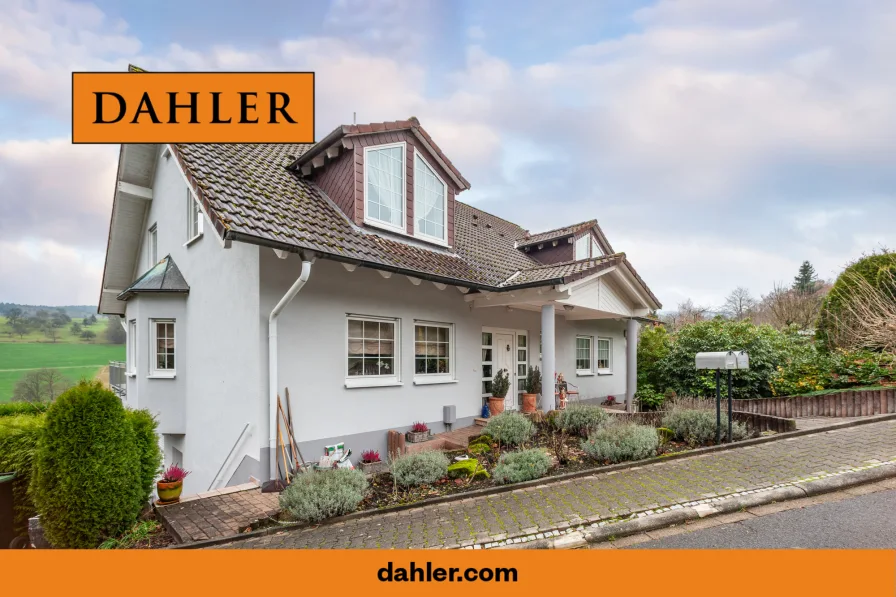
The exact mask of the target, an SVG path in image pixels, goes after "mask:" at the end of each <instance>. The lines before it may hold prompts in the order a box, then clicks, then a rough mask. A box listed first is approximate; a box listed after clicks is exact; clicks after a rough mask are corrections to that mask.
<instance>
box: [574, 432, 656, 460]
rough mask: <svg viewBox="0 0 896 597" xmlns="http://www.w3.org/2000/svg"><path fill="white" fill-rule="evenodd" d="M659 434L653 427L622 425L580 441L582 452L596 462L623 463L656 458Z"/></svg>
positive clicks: (593, 433)
mask: <svg viewBox="0 0 896 597" xmlns="http://www.w3.org/2000/svg"><path fill="white" fill-rule="evenodd" d="M659 442H660V439H659V434H658V433H657V430H656V429H655V428H653V427H649V426H647V425H633V424H629V423H622V424H617V425H607V426H605V427H601V428H600V429H597V430H596V431H594V432H592V433H591V435H589V436H588V439H587V440H583V441H582V450H584V451H585V453H586V454H588V456H590V457H591V458H593V459H595V460H598V461H601V462H603V461H605V460H609V461H610V462H624V461H627V460H642V459H644V458H650V457H651V456H656V450H657V448H658V447H659Z"/></svg>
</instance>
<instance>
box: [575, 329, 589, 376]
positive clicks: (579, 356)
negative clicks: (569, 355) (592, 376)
mask: <svg viewBox="0 0 896 597" xmlns="http://www.w3.org/2000/svg"><path fill="white" fill-rule="evenodd" d="M591 341H592V338H591V336H576V373H580V374H581V373H592V372H593V369H592V367H591Z"/></svg>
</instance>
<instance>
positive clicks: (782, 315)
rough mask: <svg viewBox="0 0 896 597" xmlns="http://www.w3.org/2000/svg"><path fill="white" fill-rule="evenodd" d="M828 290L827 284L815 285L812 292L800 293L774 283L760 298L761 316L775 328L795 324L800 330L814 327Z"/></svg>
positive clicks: (781, 284)
mask: <svg viewBox="0 0 896 597" xmlns="http://www.w3.org/2000/svg"><path fill="white" fill-rule="evenodd" d="M829 289H830V286H829V285H828V284H820V283H819V284H816V289H815V290H814V291H812V292H801V291H799V290H796V289H794V288H791V287H789V286H785V285H784V284H783V283H778V282H776V283H775V285H774V287H773V289H772V291H771V292H770V293H768V294H767V295H765V296H764V297H762V305H761V309H762V311H764V313H763V315H764V316H765V317H761V318H767V319H768V320H769V322H770V323H771V324H772V325H774V326H775V327H779V328H782V327H786V326H789V325H793V324H796V325H797V326H798V327H799V328H800V329H801V330H808V329H811V328H813V327H814V326H815V320H816V319H817V318H818V311H819V309H821V301H822V299H823V298H824V295H825V294H827V291H828V290H829Z"/></svg>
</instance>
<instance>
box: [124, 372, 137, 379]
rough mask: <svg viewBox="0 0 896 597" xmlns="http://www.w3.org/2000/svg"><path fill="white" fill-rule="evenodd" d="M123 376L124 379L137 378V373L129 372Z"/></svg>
mask: <svg viewBox="0 0 896 597" xmlns="http://www.w3.org/2000/svg"><path fill="white" fill-rule="evenodd" d="M124 376H125V377H130V378H134V377H137V372H136V371H131V372H128V373H125V374H124Z"/></svg>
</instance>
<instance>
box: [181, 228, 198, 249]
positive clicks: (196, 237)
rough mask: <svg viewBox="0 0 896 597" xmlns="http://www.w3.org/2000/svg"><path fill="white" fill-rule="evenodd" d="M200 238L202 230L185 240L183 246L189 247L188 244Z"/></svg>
mask: <svg viewBox="0 0 896 597" xmlns="http://www.w3.org/2000/svg"><path fill="white" fill-rule="evenodd" d="M200 238H202V232H200V233H199V234H197V235H196V236H194V237H193V238H191V239H190V240H188V241H187V242H185V243H184V246H185V247H189V246H190V245H192V244H193V243H195V242H196V241H197V240H199V239H200Z"/></svg>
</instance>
